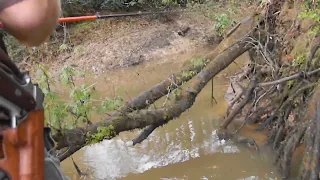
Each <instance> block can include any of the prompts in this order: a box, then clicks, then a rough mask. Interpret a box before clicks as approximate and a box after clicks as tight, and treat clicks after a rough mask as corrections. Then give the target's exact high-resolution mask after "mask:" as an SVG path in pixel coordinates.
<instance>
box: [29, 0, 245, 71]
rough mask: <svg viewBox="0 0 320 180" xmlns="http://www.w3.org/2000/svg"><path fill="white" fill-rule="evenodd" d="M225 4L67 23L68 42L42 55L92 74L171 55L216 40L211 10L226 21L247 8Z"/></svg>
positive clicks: (53, 65) (54, 65)
mask: <svg viewBox="0 0 320 180" xmlns="http://www.w3.org/2000/svg"><path fill="white" fill-rule="evenodd" d="M219 6H221V5H219ZM226 6H227V8H223V9H217V7H218V6H217V7H214V6H212V8H211V9H209V7H206V8H204V7H201V8H200V7H199V8H197V9H187V10H185V11H186V12H181V13H180V12H179V13H172V14H168V15H164V16H152V17H130V18H119V19H107V20H101V21H96V22H84V23H79V24H77V25H73V26H72V27H70V28H68V31H67V32H68V33H67V36H66V37H65V41H66V42H67V43H66V44H65V45H64V44H63V45H61V46H60V48H59V50H57V51H58V53H56V55H55V56H53V57H51V58H50V57H46V58H43V59H42V60H41V61H42V62H43V63H44V64H45V65H47V66H48V67H49V69H50V71H52V72H57V71H58V70H60V69H61V68H62V67H63V66H72V67H74V68H75V69H76V70H86V71H89V72H93V73H95V74H101V73H104V72H106V71H108V70H112V69H116V68H125V67H129V66H134V65H138V64H141V63H145V62H149V61H159V62H162V61H170V60H173V59H174V58H172V57H174V56H176V55H179V54H184V53H191V52H196V51H197V50H198V49H203V48H207V49H208V48H210V47H211V45H214V44H215V43H216V42H217V37H216V36H215V35H214V34H215V30H214V25H215V24H216V23H217V21H216V20H215V18H214V16H215V15H219V14H222V13H225V14H227V15H228V18H229V20H230V21H234V22H239V21H241V20H242V19H243V18H244V17H245V16H248V15H249V14H250V13H249V12H251V11H250V8H248V6H246V5H242V7H240V8H239V7H236V6H235V5H233V4H228V5H226ZM243 9H246V10H245V11H244V10H243ZM230 26H231V25H230ZM228 27H229V26H228ZM181 32H183V33H181ZM48 43H50V42H48ZM24 64H25V63H24Z"/></svg>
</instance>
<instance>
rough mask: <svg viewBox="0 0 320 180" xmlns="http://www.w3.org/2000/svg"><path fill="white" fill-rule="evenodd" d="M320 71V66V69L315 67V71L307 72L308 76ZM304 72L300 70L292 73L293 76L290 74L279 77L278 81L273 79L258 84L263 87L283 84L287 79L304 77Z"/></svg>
mask: <svg viewBox="0 0 320 180" xmlns="http://www.w3.org/2000/svg"><path fill="white" fill-rule="evenodd" d="M318 72H320V68H318V69H315V70H313V71H310V72H307V73H305V75H306V76H311V75H314V74H316V73H318ZM303 75H304V73H302V72H298V73H296V74H294V75H291V76H288V77H285V78H282V79H279V80H276V81H271V82H266V83H259V85H258V86H260V87H263V86H271V85H277V84H281V83H283V82H286V81H290V80H293V79H297V78H299V77H303Z"/></svg>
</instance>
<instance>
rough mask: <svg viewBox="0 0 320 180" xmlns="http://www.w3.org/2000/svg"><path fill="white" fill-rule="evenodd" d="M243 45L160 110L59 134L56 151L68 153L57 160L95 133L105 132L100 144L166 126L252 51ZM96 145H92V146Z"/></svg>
mask: <svg viewBox="0 0 320 180" xmlns="http://www.w3.org/2000/svg"><path fill="white" fill-rule="evenodd" d="M245 42H246V41H239V42H238V43H235V44H234V45H232V46H230V47H229V48H228V49H226V50H225V51H223V52H222V53H221V54H219V55H218V56H217V57H216V58H215V59H214V60H213V61H211V62H210V63H209V64H208V65H207V66H206V67H205V68H204V69H203V70H202V71H201V72H200V73H199V74H197V75H196V76H195V77H194V78H192V79H191V80H190V81H189V82H188V83H187V87H186V88H184V89H182V90H181V93H180V94H179V97H177V98H176V100H175V101H172V102H170V103H168V105H166V106H165V107H164V108H160V109H154V110H147V109H144V110H138V111H134V112H131V113H128V114H126V115H123V114H119V115H117V116H113V117H110V118H108V119H106V120H104V121H102V122H99V123H96V124H92V125H90V126H88V127H86V128H75V129H71V130H62V134H63V136H60V137H58V136H56V137H55V141H56V142H57V146H56V148H57V149H61V148H64V147H67V146H70V149H69V151H67V152H65V154H64V156H63V157H59V159H60V160H64V159H65V158H67V157H69V156H70V155H72V154H73V153H74V152H76V151H77V150H79V149H81V148H82V147H84V146H85V145H88V144H90V140H88V135H89V137H90V135H94V134H97V133H100V135H101V132H100V131H99V129H100V130H101V129H103V130H105V132H108V133H106V134H102V136H104V137H100V139H99V141H102V140H103V139H111V138H113V137H115V136H116V135H118V134H119V133H120V132H123V131H130V130H134V129H137V128H144V127H146V126H149V125H152V124H161V123H166V122H168V121H170V120H172V119H174V118H177V117H179V116H180V115H181V113H183V112H184V111H185V110H187V109H189V108H190V107H191V106H192V105H193V103H194V101H195V99H196V97H197V95H198V94H199V93H200V92H201V90H202V89H203V88H204V87H205V85H206V84H207V83H208V82H209V81H210V80H211V79H212V78H213V77H214V76H216V75H217V74H218V73H219V72H221V71H222V70H224V69H225V68H226V67H228V66H229V65H230V64H231V63H232V62H233V61H234V60H235V59H236V58H237V57H239V56H241V55H242V54H243V53H244V52H246V51H247V50H248V49H250V48H251V47H252V45H250V44H248V43H245ZM99 141H95V143H96V142H99ZM72 147H76V148H72Z"/></svg>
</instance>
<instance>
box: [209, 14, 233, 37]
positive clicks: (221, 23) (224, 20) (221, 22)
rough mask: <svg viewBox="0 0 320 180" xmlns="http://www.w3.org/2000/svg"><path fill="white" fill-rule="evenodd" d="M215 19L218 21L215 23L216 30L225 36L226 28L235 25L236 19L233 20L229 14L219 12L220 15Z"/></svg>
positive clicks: (218, 33)
mask: <svg viewBox="0 0 320 180" xmlns="http://www.w3.org/2000/svg"><path fill="white" fill-rule="evenodd" d="M214 18H215V20H216V21H217V22H216V24H215V25H214V31H215V32H216V33H217V35H219V36H223V35H224V34H225V31H226V28H227V27H228V26H229V25H234V24H235V21H233V20H231V19H230V18H229V16H228V15H227V14H224V13H222V14H219V15H218V16H215V17H214Z"/></svg>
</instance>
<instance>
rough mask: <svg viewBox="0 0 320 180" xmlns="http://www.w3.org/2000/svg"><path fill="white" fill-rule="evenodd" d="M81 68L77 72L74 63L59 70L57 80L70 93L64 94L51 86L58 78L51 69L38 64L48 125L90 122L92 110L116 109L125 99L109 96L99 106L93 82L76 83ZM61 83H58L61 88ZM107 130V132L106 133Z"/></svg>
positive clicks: (68, 125)
mask: <svg viewBox="0 0 320 180" xmlns="http://www.w3.org/2000/svg"><path fill="white" fill-rule="evenodd" d="M81 74H82V73H81V72H75V71H74V69H73V68H71V67H68V66H66V67H64V68H62V69H61V72H60V73H59V78H58V79H57V84H58V85H59V86H61V85H64V86H63V88H66V90H63V92H69V96H68V97H67V98H66V97H64V98H62V97H61V96H59V95H58V93H56V92H55V90H54V89H53V88H52V87H51V86H52V85H54V84H55V83H56V82H55V81H54V80H53V79H55V78H54V77H53V76H51V75H50V74H49V73H48V70H47V69H46V68H45V67H44V66H42V65H39V68H38V71H37V79H36V80H37V81H38V82H37V83H38V84H39V87H40V88H41V89H42V91H43V93H44V94H45V99H44V108H45V117H46V125H48V126H50V127H52V128H53V129H62V128H65V129H69V128H75V127H78V126H82V125H88V124H90V123H91V121H90V117H91V115H92V114H99V113H100V114H101V113H103V112H105V111H113V110H115V109H117V108H119V107H120V106H121V105H122V103H123V99H122V98H121V97H119V96H117V97H115V98H114V99H110V98H108V97H106V98H105V100H104V101H101V104H100V105H99V104H98V106H96V105H95V104H94V103H93V102H94V99H93V96H94V95H95V87H94V85H87V84H81V85H76V83H75V82H74V79H75V77H76V76H77V75H81ZM61 88H62V87H59V89H61ZM104 134H105V133H104Z"/></svg>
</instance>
